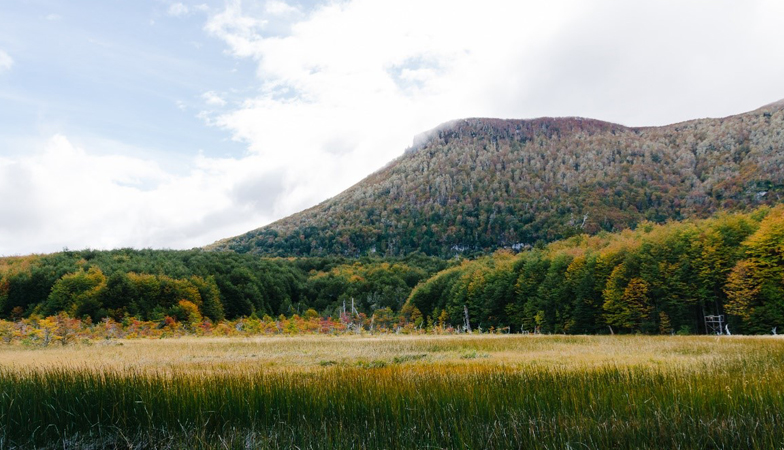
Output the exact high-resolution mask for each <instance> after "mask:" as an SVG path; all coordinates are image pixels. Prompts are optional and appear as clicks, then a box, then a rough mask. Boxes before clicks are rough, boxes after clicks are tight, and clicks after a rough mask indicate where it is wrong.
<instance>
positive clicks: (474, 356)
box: [0, 335, 784, 373]
mask: <svg viewBox="0 0 784 450" xmlns="http://www.w3.org/2000/svg"><path fill="white" fill-rule="evenodd" d="M782 354H784V339H781V338H776V337H772V336H771V337H741V336H732V337H727V336H721V337H708V336H689V337H680V336H674V337H673V336H520V335H481V336H477V335H461V336H394V335H383V336H340V337H326V336H301V337H258V338H181V339H157V340H143V339H136V340H125V341H123V340H120V341H105V342H98V343H93V344H89V345H87V344H79V345H70V346H64V347H61V346H52V347H48V348H29V347H23V346H0V366H2V367H6V368H10V369H12V370H22V369H52V368H79V369H85V368H87V369H91V370H112V371H124V370H134V371H154V372H204V373H216V372H246V373H247V372H255V371H265V372H280V371H286V372H290V371H295V372H296V371H313V370H323V369H325V368H328V367H331V366H356V365H362V364H374V363H375V364H401V365H414V364H416V365H482V366H499V367H500V366H503V367H504V368H505V369H512V370H514V369H516V368H520V369H527V368H538V369H548V368H549V369H557V370H586V369H593V368H606V367H619V368H623V367H632V366H634V367H652V368H661V369H677V370H687V371H688V370H689V369H690V368H698V367H704V366H705V365H714V364H725V365H726V364H732V363H737V362H739V361H741V360H744V361H746V360H749V359H750V358H751V359H754V360H757V359H758V360H760V361H761V362H763V363H764V362H765V360H766V359H769V358H773V359H775V360H778V359H780V358H781V355H782Z"/></svg>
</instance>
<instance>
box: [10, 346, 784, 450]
mask: <svg viewBox="0 0 784 450" xmlns="http://www.w3.org/2000/svg"><path fill="white" fill-rule="evenodd" d="M633 339H634V338H622V339H619V341H618V342H619V343H621V345H627V344H628V342H634V340H633ZM472 342H474V344H476V345H474V344H471V346H470V347H475V348H477V349H478V350H480V351H489V352H491V353H490V355H491V356H490V357H488V358H477V359H471V360H470V361H468V362H465V361H464V360H461V362H460V363H458V362H445V363H442V364H434V363H432V362H428V361H427V360H426V358H420V357H417V358H413V359H406V360H402V359H401V360H400V361H402V362H399V363H395V362H394V360H393V359H390V360H378V361H379V362H381V361H383V364H382V363H379V364H359V365H347V364H336V365H324V366H318V368H313V369H312V370H307V371H304V370H299V369H292V370H288V371H287V370H275V371H269V370H265V369H264V368H257V369H256V370H253V369H248V368H247V367H245V368H243V369H241V370H237V371H235V372H231V371H227V372H221V373H213V374H207V375H204V374H197V373H193V372H180V371H176V370H175V371H166V372H164V371H152V370H133V371H130V372H128V371H120V370H114V369H106V370H95V369H94V368H85V369H73V368H67V369H64V368H57V367H48V368H44V369H32V368H24V369H15V370H0V427H2V432H0V447H2V448H11V447H14V446H20V447H46V446H50V447H52V448H55V447H57V448H63V447H64V446H65V447H69V448H79V447H83V448H103V447H118V448H144V447H155V448H166V447H169V448H295V447H298V448H335V449H338V448H339V449H344V448H367V449H382V448H383V449H391V448H471V449H482V448H488V449H502V448H503V449H505V448H537V449H547V448H549V449H562V448H575V449H577V448H589V449H594V448H595V449H606V448H614V449H626V448H628V449H632V448H635V449H636V448H641V449H647V448H650V449H653V448H656V449H659V448H681V449H711V448H715V449H719V448H726V449H736V448H748V449H774V448H780V447H781V445H782V443H784V423H783V422H784V390H783V389H782V388H784V373H782V370H781V368H782V352H780V346H779V345H778V342H777V341H772V340H769V341H767V342H766V341H755V342H752V343H750V344H748V345H745V346H744V348H745V349H746V350H749V349H754V348H757V349H758V351H757V352H752V351H746V352H745V353H743V354H738V355H736V356H737V358H729V357H726V358H722V359H720V360H707V361H706V360H702V361H701V360H698V359H696V358H695V360H694V361H695V363H694V364H692V365H673V366H668V365H659V364H653V365H641V364H636V365H621V364H617V365H603V366H600V367H592V366H585V368H584V369H583V370H576V368H575V367H568V368H563V367H557V366H543V367H539V366H531V365H520V364H506V363H498V364H496V363H493V356H492V352H493V351H503V350H504V345H503V343H504V342H507V343H508V344H510V345H511V344H512V343H514V342H515V341H512V340H509V341H503V340H501V341H498V340H496V341H482V340H481V339H480V340H478V341H472ZM538 342H539V343H540V344H542V345H544V344H546V343H547V341H544V340H540V341H538ZM661 342H666V341H661ZM409 344H410V343H409ZM387 345H394V341H393V342H390V343H388V344H387ZM432 345H434V344H433V342H423V343H422V345H421V348H427V346H432ZM438 345H446V346H447V347H448V346H449V345H451V344H450V342H449V341H447V342H446V343H443V341H441V343H439V344H438ZM562 345H569V344H562ZM662 345H665V344H662ZM406 349H407V350H409V347H406ZM675 350H676V351H680V350H681V348H680V347H678V348H676V349H675ZM456 358H457V359H459V356H456ZM243 367H244V366H243Z"/></svg>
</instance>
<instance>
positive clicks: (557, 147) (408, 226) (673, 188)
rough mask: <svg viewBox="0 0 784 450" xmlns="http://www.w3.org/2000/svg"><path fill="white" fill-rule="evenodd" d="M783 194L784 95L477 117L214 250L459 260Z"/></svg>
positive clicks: (417, 141)
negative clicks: (647, 118) (677, 118)
mask: <svg viewBox="0 0 784 450" xmlns="http://www.w3.org/2000/svg"><path fill="white" fill-rule="evenodd" d="M782 195H784V102H777V103H773V104H770V105H767V106H765V107H763V108H760V109H758V110H756V111H752V112H749V113H746V114H741V115H737V116H731V117H726V118H723V119H700V120H693V121H689V122H683V123H678V124H673V125H667V126H663V127H641V128H629V127H625V126H622V125H616V124H612V123H607V122H601V121H598V120H592V119H582V118H555V119H554V118H541V119H534V120H499V119H466V120H458V121H454V122H450V123H447V124H444V125H442V126H440V127H438V128H436V129H435V130H432V131H430V132H428V133H426V134H425V135H422V136H420V137H418V138H417V139H415V144H414V146H413V147H412V148H410V149H408V150H407V151H406V152H405V154H404V155H403V156H401V157H399V158H398V159H396V160H394V161H393V162H392V163H390V164H389V165H388V166H387V167H385V168H384V169H382V170H380V171H378V172H376V173H374V174H372V175H370V176H369V177H367V178H366V179H364V180H363V181H361V182H360V183H358V184H356V185H355V186H353V187H351V188H349V189H348V190H346V191H344V192H343V193H341V194H339V195H337V196H336V197H334V198H331V199H329V200H327V201H325V202H323V203H321V204H319V205H317V206H315V207H313V208H310V209H307V210H305V211H302V212H300V213H297V214H294V215H292V216H290V217H287V218H284V219H281V220H279V221H277V222H275V223H272V224H270V225H268V226H266V227H263V228H259V229H257V230H254V231H251V232H248V233H246V234H243V235H241V236H237V237H234V238H230V239H226V240H223V241H219V242H216V243H215V244H212V245H211V246H209V247H208V248H210V249H215V250H233V251H236V252H252V253H259V254H264V255H276V256H303V255H311V256H316V255H319V256H321V255H330V254H334V255H348V256H357V255H361V254H367V253H373V252H378V253H380V254H384V255H390V256H391V255H401V254H408V253H411V252H415V251H422V252H424V253H427V254H430V255H439V256H452V255H454V254H456V253H461V252H467V253H479V252H487V251H493V250H495V249H497V248H499V247H512V248H522V247H526V246H528V245H533V244H534V243H536V242H537V241H551V240H555V239H558V238H563V237H567V236H570V235H573V234H575V233H580V232H588V233H595V232H598V231H601V230H608V231H612V230H618V229H623V228H628V227H632V226H634V225H635V224H637V223H639V222H640V221H643V220H651V221H654V222H663V221H666V220H669V219H674V220H679V219H684V218H689V217H705V216H707V215H709V214H711V213H713V212H715V211H716V210H718V209H731V210H734V209H746V208H748V207H752V206H757V205H759V204H765V203H768V204H770V203H776V202H778V201H780V199H781V196H782Z"/></svg>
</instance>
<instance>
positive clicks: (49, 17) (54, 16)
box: [45, 14, 63, 21]
mask: <svg viewBox="0 0 784 450" xmlns="http://www.w3.org/2000/svg"><path fill="white" fill-rule="evenodd" d="M62 18H63V17H62V16H61V15H59V14H47V15H46V17H45V19H46V20H51V21H55V20H60V19H62Z"/></svg>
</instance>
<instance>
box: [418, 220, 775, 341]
mask: <svg viewBox="0 0 784 450" xmlns="http://www.w3.org/2000/svg"><path fill="white" fill-rule="evenodd" d="M465 306H467V307H468V311H469V316H470V317H471V319H472V321H473V326H474V327H477V326H481V327H483V328H484V329H489V328H490V327H496V328H498V327H507V326H510V327H512V329H513V330H526V331H529V332H534V331H539V332H548V333H549V332H552V333H580V334H582V333H589V334H590V333H608V332H610V330H611V329H612V330H614V332H616V333H617V332H624V333H628V332H634V333H637V332H641V333H664V334H669V333H673V332H683V333H704V332H705V331H706V330H705V327H704V321H703V317H704V315H706V314H707V315H714V314H727V315H728V318H729V326H730V329H731V330H732V331H734V332H736V333H737V332H742V333H771V331H772V329H773V328H774V327H779V329H780V330H782V331H784V206H778V207H776V208H774V209H772V210H771V209H768V208H767V207H763V208H760V209H757V210H756V211H754V212H753V213H750V214H720V215H718V216H716V217H714V218H711V219H707V220H702V221H696V222H694V221H687V222H681V223H677V222H674V223H668V224H666V225H655V224H652V223H650V222H645V223H643V224H641V225H640V226H638V227H637V229H636V230H634V231H630V230H626V231H624V232H621V233H615V234H607V233H600V234H599V235H596V236H588V235H579V236H574V237H572V238H569V239H567V240H564V241H559V242H555V243H552V244H550V245H549V246H547V247H545V248H541V249H534V250H532V251H528V252H523V253H521V254H519V255H516V256H515V255H512V254H511V253H509V252H506V251H500V252H497V253H496V254H494V255H493V256H488V257H483V258H480V259H478V260H475V261H466V262H464V263H463V264H462V265H460V266H458V267H453V268H451V269H447V270H444V271H442V272H440V273H439V274H438V275H436V276H435V277H433V278H431V279H429V280H428V281H426V282H424V283H422V284H420V285H419V286H417V287H416V288H415V289H414V291H413V292H412V293H411V296H410V297H409V301H408V304H407V307H409V308H414V307H415V308H417V309H418V310H420V311H421V313H422V314H423V315H425V316H431V317H441V318H442V320H445V321H448V322H450V323H455V324H459V323H461V321H462V320H463V316H464V307H465Z"/></svg>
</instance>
